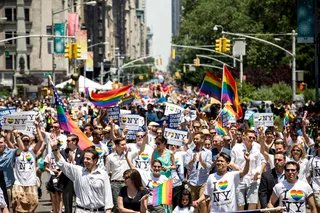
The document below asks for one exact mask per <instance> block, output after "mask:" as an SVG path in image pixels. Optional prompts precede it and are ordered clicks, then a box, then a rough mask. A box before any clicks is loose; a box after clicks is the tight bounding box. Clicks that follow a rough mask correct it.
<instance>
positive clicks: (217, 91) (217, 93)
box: [199, 72, 221, 101]
mask: <svg viewBox="0 0 320 213" xmlns="http://www.w3.org/2000/svg"><path fill="white" fill-rule="evenodd" d="M199 95H209V96H210V97H212V98H214V99H216V100H218V101H220V100H221V79H220V78H218V77H217V76H215V75H213V74H212V73H210V72H207V73H206V76H205V77H204V79H203V81H202V84H201V87H200V91H199Z"/></svg>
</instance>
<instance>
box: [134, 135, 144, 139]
mask: <svg viewBox="0 0 320 213" xmlns="http://www.w3.org/2000/svg"><path fill="white" fill-rule="evenodd" d="M136 137H137V138H144V135H137V136H136Z"/></svg>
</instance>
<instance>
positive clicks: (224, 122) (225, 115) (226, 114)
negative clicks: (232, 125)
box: [221, 113, 229, 127]
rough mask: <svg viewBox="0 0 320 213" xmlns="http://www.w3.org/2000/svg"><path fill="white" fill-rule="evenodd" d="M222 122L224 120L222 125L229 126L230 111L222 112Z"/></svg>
mask: <svg viewBox="0 0 320 213" xmlns="http://www.w3.org/2000/svg"><path fill="white" fill-rule="evenodd" d="M221 122H222V127H226V126H228V124H229V116H228V113H224V114H221Z"/></svg>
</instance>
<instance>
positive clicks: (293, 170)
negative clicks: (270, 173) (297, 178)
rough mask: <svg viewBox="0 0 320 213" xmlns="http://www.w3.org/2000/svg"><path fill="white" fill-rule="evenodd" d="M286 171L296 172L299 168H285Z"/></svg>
mask: <svg viewBox="0 0 320 213" xmlns="http://www.w3.org/2000/svg"><path fill="white" fill-rule="evenodd" d="M285 170H286V172H296V171H297V170H296V169H285Z"/></svg>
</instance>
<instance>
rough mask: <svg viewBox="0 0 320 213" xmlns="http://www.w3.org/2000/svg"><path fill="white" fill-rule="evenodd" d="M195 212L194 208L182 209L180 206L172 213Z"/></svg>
mask: <svg viewBox="0 0 320 213" xmlns="http://www.w3.org/2000/svg"><path fill="white" fill-rule="evenodd" d="M190 202H191V201H190ZM193 212H194V207H193V206H190V208H189V207H184V208H180V207H179V206H176V208H174V210H173V212H172V213H193Z"/></svg>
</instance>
